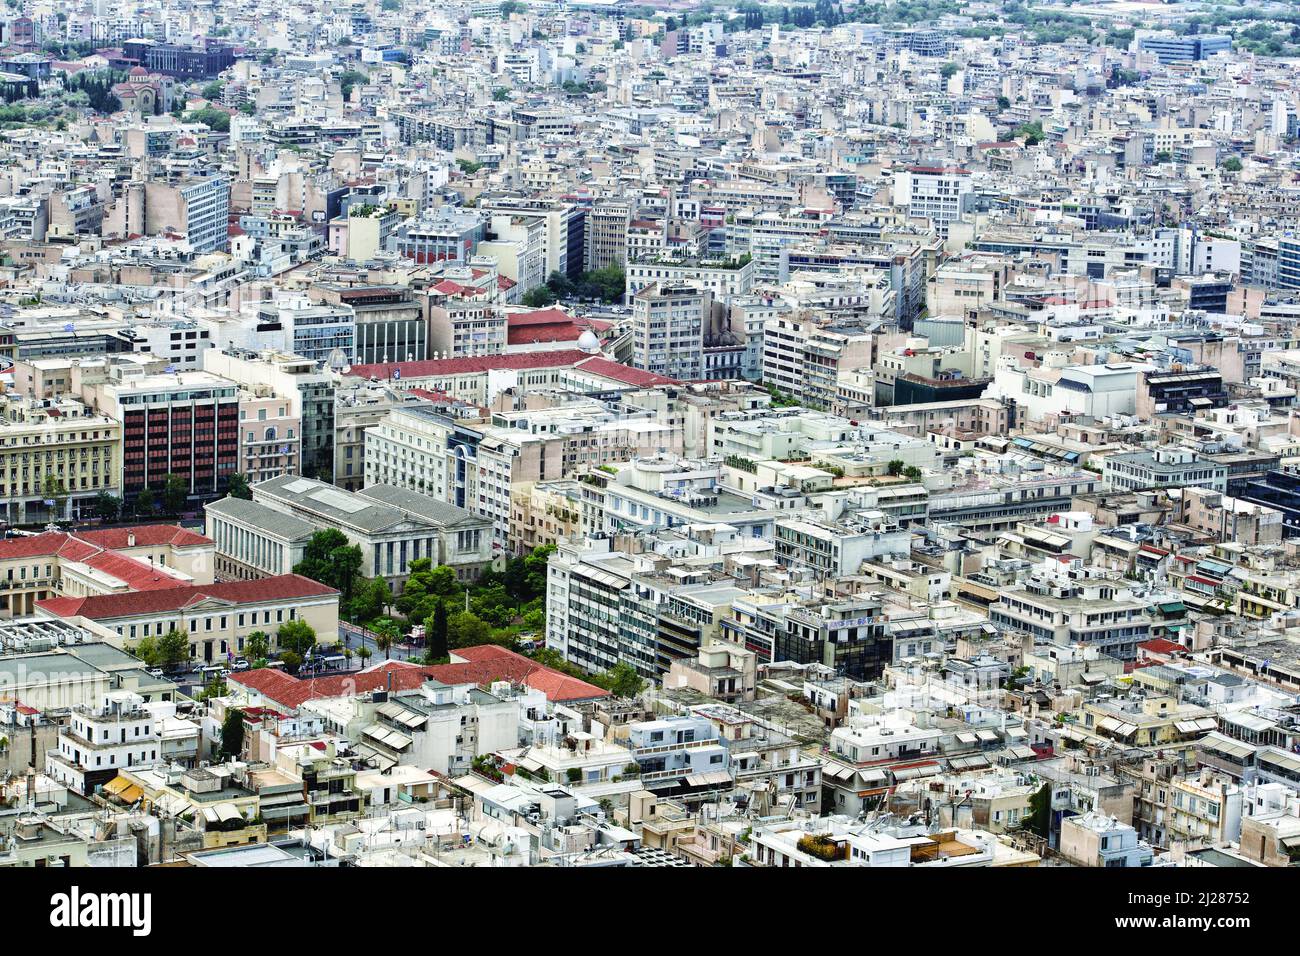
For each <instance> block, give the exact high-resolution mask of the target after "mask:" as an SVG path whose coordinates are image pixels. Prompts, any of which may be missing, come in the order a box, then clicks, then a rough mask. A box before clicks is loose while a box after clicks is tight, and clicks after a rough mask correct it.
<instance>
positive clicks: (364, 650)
mask: <svg viewBox="0 0 1300 956" xmlns="http://www.w3.org/2000/svg"><path fill="white" fill-rule="evenodd" d="M370 654H371V651H370V648H368V647H366V646H365V645H364V644H363V645H361V646H360V647H358V648H357V657H359V658H361V666H362V667H365V666H366V661H368V660H369V659H370Z"/></svg>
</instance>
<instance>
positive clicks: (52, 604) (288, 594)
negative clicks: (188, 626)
mask: <svg viewBox="0 0 1300 956" xmlns="http://www.w3.org/2000/svg"><path fill="white" fill-rule="evenodd" d="M337 593H338V592H337V591H335V590H334V589H333V588H330V587H326V586H325V585H323V584H320V583H318V582H316V581H313V580H311V579H310V578H304V577H302V576H301V575H298V574H281V575H277V576H276V577H271V578H259V579H257V580H254V581H231V582H228V583H219V584H193V585H187V586H184V587H178V588H161V589H157V590H152V591H131V592H126V593H122V594H97V595H94V596H92V597H79V598H71V597H59V598H47V599H46V600H44V601H37V602H36V606H37V607H38V608H41V609H42V610H44V611H47V612H49V613H50V614H54V615H56V616H57V617H73V616H81V617H86V618H90V619H91V620H93V621H99V620H109V619H113V618H119V617H135V616H137V615H141V614H163V613H166V612H168V611H179V610H181V609H182V608H186V607H190V606H191V605H193V604H196V603H198V602H200V601H202V600H203V599H205V598H216V599H217V600H220V601H228V602H230V603H231V604H234V605H239V604H260V603H263V602H266V601H289V600H292V599H293V598H305V597H316V596H318V595H323V594H337Z"/></svg>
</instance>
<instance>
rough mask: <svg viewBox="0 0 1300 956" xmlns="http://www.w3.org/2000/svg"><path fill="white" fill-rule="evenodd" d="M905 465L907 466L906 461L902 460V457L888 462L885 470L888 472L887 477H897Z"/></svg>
mask: <svg viewBox="0 0 1300 956" xmlns="http://www.w3.org/2000/svg"><path fill="white" fill-rule="evenodd" d="M906 467H907V463H906V462H905V461H903V459H901V458H895V459H894V460H893V461H891V462H890V463H889V465H888V467H887V470H888V472H889V477H891V478H897V477H898V476H899V475H901V474H902V473H903V469H904V468H906Z"/></svg>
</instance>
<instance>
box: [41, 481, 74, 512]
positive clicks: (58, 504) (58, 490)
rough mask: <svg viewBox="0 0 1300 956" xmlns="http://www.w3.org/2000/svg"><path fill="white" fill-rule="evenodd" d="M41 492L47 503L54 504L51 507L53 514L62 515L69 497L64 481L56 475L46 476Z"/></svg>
mask: <svg viewBox="0 0 1300 956" xmlns="http://www.w3.org/2000/svg"><path fill="white" fill-rule="evenodd" d="M41 491H42V493H44V495H45V499H46V500H47V501H52V502H53V504H52V505H51V506H50V507H51V509H52V510H53V512H54V513H55V514H60V513H61V512H62V511H63V503H64V501H66V500H67V497H68V489H67V487H66V486H65V485H64V484H63V480H62V479H61V478H58V477H56V476H55V475H46V476H45V481H44V482H42V484H41Z"/></svg>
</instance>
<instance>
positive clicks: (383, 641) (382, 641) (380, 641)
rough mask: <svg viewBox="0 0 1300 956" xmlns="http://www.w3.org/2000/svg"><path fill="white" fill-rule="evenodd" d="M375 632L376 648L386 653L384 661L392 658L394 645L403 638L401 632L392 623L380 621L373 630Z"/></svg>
mask: <svg viewBox="0 0 1300 956" xmlns="http://www.w3.org/2000/svg"><path fill="white" fill-rule="evenodd" d="M371 630H372V631H374V632H375V647H377V648H379V649H380V650H381V651H383V652H384V660H388V659H389V658H390V657H392V650H393V645H394V644H396V643H397V639H398V638H399V637H401V636H402V635H401V632H400V631H399V630H398V629H397V625H396V624H394V623H393V622H392V621H380V622H378V623H377V624H375V626H374V627H372V628H371Z"/></svg>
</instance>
